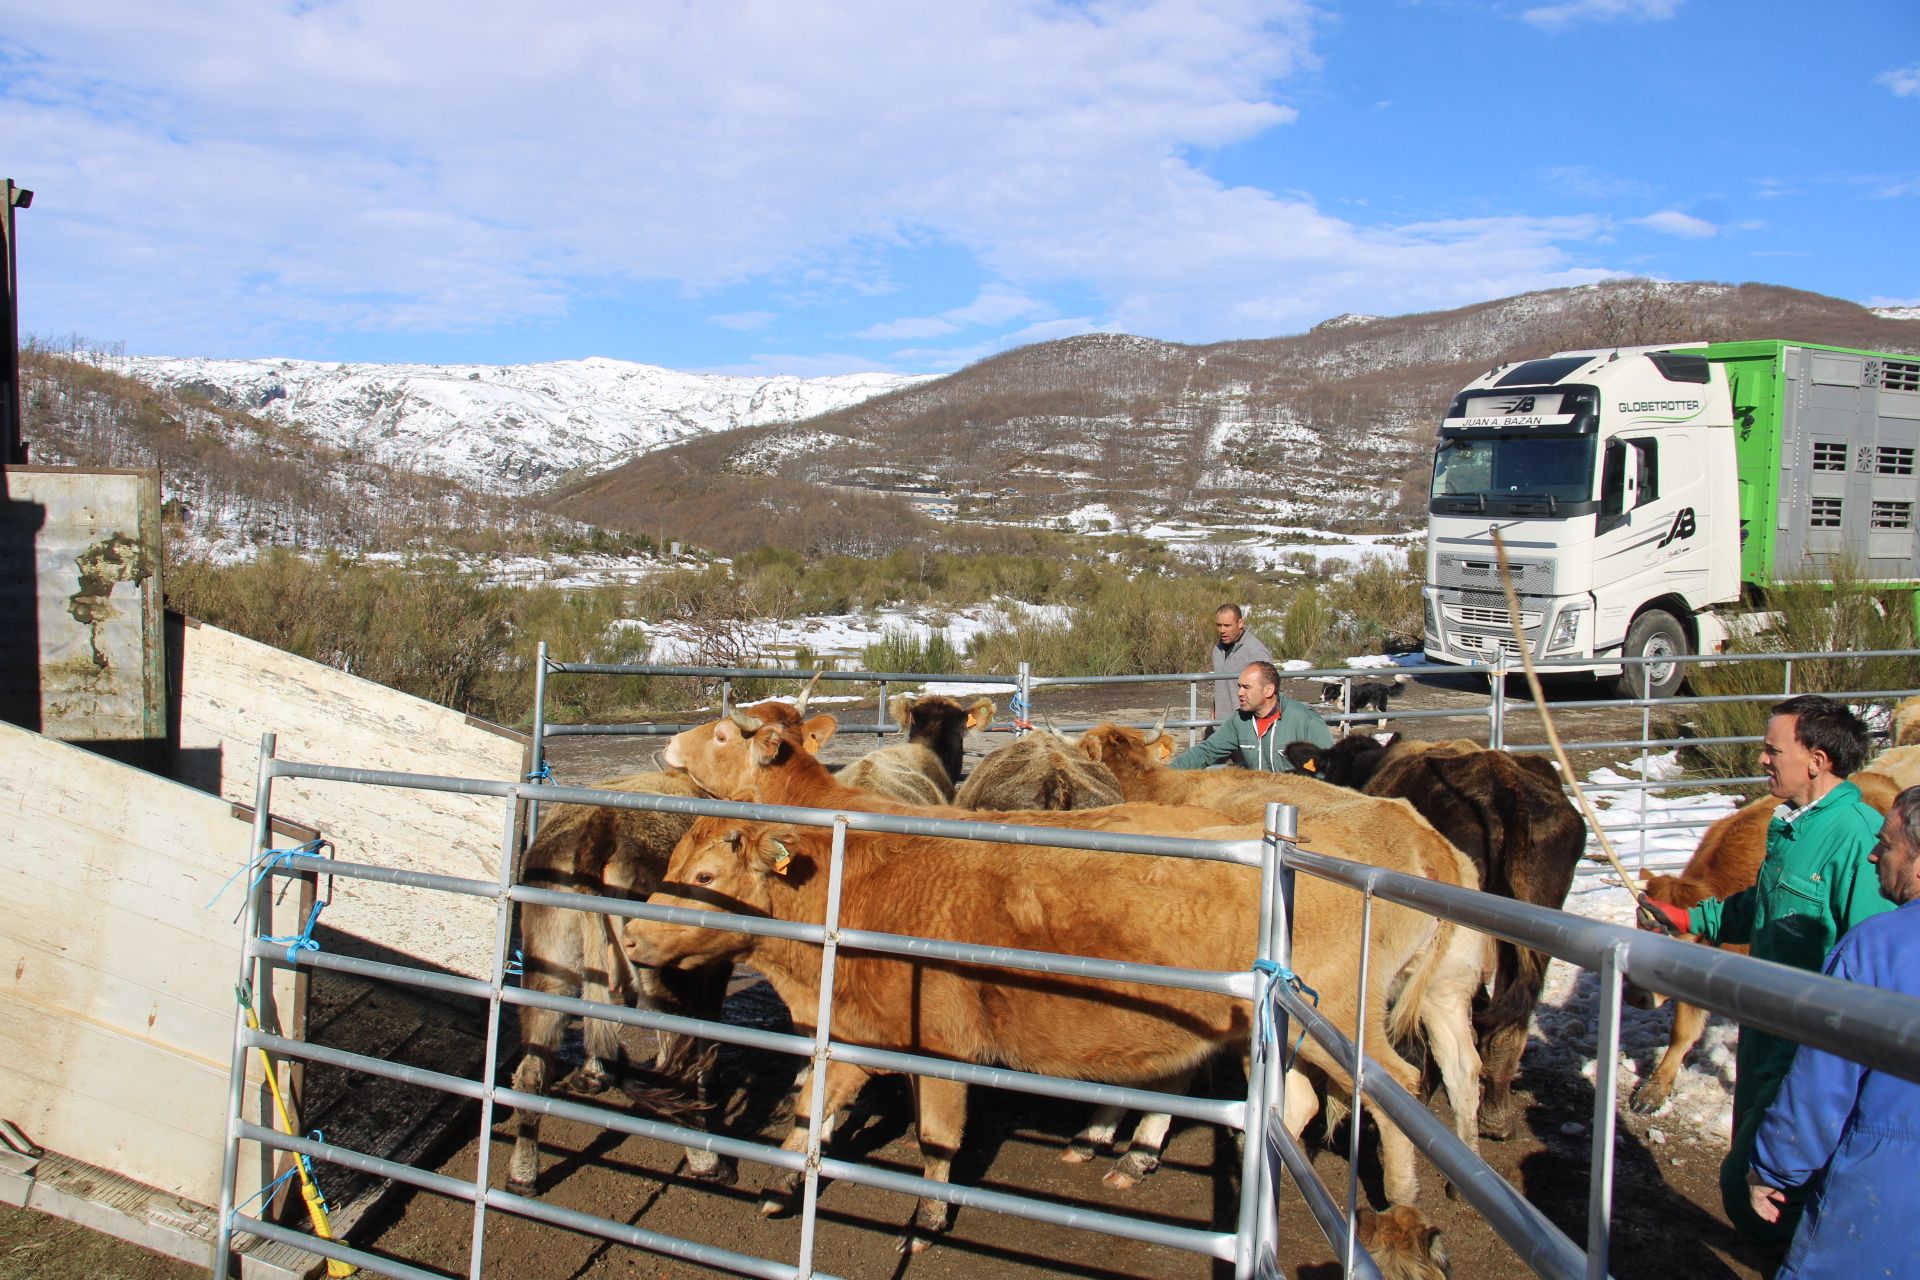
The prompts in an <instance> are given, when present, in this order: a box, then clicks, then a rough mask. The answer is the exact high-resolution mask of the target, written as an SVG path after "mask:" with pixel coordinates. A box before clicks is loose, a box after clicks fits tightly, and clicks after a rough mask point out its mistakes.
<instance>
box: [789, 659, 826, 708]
mask: <svg viewBox="0 0 1920 1280" xmlns="http://www.w3.org/2000/svg"><path fill="white" fill-rule="evenodd" d="M825 674H827V669H826V668H825V667H822V668H820V669H819V670H818V671H816V672H814V673H813V679H811V680H809V681H807V683H806V687H805V688H803V689H801V690H800V696H799V697H798V698H796V699H794V703H793V713H794V714H795V715H797V716H804V715H806V714H807V699H808V698H811V697H812V696H813V687H814V686H815V685H817V684H819V683H820V677H821V676H823V675H825Z"/></svg>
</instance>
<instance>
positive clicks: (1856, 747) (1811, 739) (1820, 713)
mask: <svg viewBox="0 0 1920 1280" xmlns="http://www.w3.org/2000/svg"><path fill="white" fill-rule="evenodd" d="M1866 758H1867V726H1866V725H1865V724H1863V723H1861V720H1860V717H1859V716H1856V715H1854V714H1853V712H1851V711H1849V710H1847V709H1846V708H1845V707H1843V706H1841V705H1840V704H1839V703H1837V702H1835V701H1834V700H1833V699H1832V698H1823V697H1821V696H1820V695H1819V694H1816V693H1803V694H1801V695H1800V696H1799V697H1797V698H1788V699H1787V700H1786V701H1785V702H1782V703H1779V704H1777V705H1776V706H1775V707H1774V708H1773V714H1772V718H1771V719H1769V720H1768V721H1767V736H1766V739H1765V741H1763V742H1762V743H1761V744H1760V771H1761V772H1762V773H1764V774H1766V775H1767V790H1768V791H1770V792H1772V793H1773V794H1774V795H1775V796H1777V797H1779V798H1780V799H1782V800H1788V801H1791V802H1793V803H1794V804H1796V805H1801V804H1810V803H1811V802H1813V801H1815V800H1818V799H1819V798H1820V797H1821V796H1823V795H1825V794H1826V793H1827V792H1829V791H1831V790H1832V789H1833V788H1834V786H1835V785H1837V784H1838V783H1839V781H1840V780H1841V779H1842V778H1845V777H1846V776H1847V775H1848V774H1850V773H1852V772H1853V771H1854V770H1856V769H1858V768H1859V767H1860V765H1861V762H1862V761H1864V760H1865V759H1866Z"/></svg>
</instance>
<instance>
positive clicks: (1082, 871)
mask: <svg viewBox="0 0 1920 1280" xmlns="http://www.w3.org/2000/svg"><path fill="white" fill-rule="evenodd" d="M1109 812H1110V811H1109ZM1051 816H1053V817H1055V818H1063V817H1068V816H1073V815H1064V814H1055V815H1051ZM1188 821H1189V822H1191V820H1188ZM1189 829H1190V830H1191V826H1190V827H1189ZM1211 834H1214V835H1216V836H1221V837H1222V838H1225V837H1226V836H1229V835H1230V836H1233V837H1235V838H1244V837H1245V836H1246V835H1247V834H1248V832H1247V829H1246V828H1233V829H1230V831H1228V832H1225V833H1222V832H1214V833H1211ZM830 844H831V841H830V836H829V834H828V833H826V832H824V831H821V830H819V829H815V828H807V829H801V828H794V827H776V826H769V825H766V824H756V823H748V822H741V821H735V820H720V819H703V820H701V821H700V822H697V823H695V824H694V826H693V828H692V830H691V831H689V832H688V834H687V837H686V838H685V839H684V840H683V841H682V842H681V844H680V846H679V848H678V849H676V850H675V853H674V859H673V863H672V865H671V867H670V868H669V871H668V876H667V883H666V884H665V885H664V886H663V887H662V889H661V890H660V891H659V892H658V893H656V894H655V895H654V897H653V899H652V901H653V902H654V903H656V904H661V905H671V906H680V907H693V908H700V909H704V910H732V911H736V912H742V913H746V914H751V915H758V916H766V917H772V918H775V919H781V920H793V921H802V922H810V923H815V924H818V923H821V922H822V921H823V920H824V919H825V905H826V890H827V876H826V874H825V870H826V864H827V860H828V856H829V850H830ZM1462 867H1463V868H1464V869H1465V872H1466V874H1469V875H1470V874H1471V869H1470V868H1466V865H1465V863H1464V860H1463V861H1462ZM1090 886H1097V892H1090V891H1089V890H1090ZM841 894H842V899H841V914H840V923H841V927H843V928H848V929H873V930H879V931H884V932H888V933H895V934H911V935H916V936H921V937H933V938H947V939H953V940H957V941H966V942H974V943H980V944H985V945H989V946H1003V947H1015V948H1022V949H1028V950H1036V951H1054V952H1063V953H1067V954H1076V955H1086V956H1094V957H1101V958H1106V959H1115V960H1132V961H1139V962H1144V963H1150V964H1161V965H1170V966H1177V967H1181V968H1190V969H1208V970H1225V971H1234V970H1245V969H1249V968H1250V967H1251V965H1252V961H1253V957H1254V950H1253V940H1254V936H1255V931H1256V928H1257V925H1258V919H1259V908H1260V904H1259V901H1258V899H1259V893H1258V873H1257V872H1256V871H1254V870H1253V869H1252V868H1248V867H1243V866H1237V865H1233V864H1228V863H1221V862H1214V861H1207V860H1199V859H1185V858H1157V857H1145V856H1129V855H1115V854H1101V853H1092V852H1085V851H1079V850H1067V849H1052V848H1039V847H1033V846H1027V845H1019V844H989V843H977V842H968V841H956V840H944V839H938V838H934V837H927V836H901V835H881V834H873V833H862V832H852V833H850V834H849V835H848V836H847V853H846V860H845V865H844V872H843V876H842V883H841ZM1296 904H1297V916H1298V923H1297V925H1296V942H1295V951H1294V956H1295V968H1296V970H1297V972H1298V973H1299V974H1300V976H1301V978H1302V980H1303V981H1305V982H1306V983H1307V984H1308V985H1309V986H1312V987H1315V988H1316V989H1317V990H1318V992H1319V998H1320V1008H1321V1011H1322V1012H1323V1013H1324V1014H1325V1015H1326V1016H1327V1017H1329V1018H1331V1019H1332V1020H1333V1021H1334V1023H1335V1025H1345V1026H1352V1025H1354V1016H1355V1012H1356V1002H1355V999H1354V992H1353V988H1352V975H1353V974H1354V973H1356V972H1357V965H1358V959H1359V935H1360V932H1361V931H1360V929H1359V927H1358V925H1359V919H1360V905H1361V904H1360V899H1359V895H1357V894H1355V893H1354V892H1353V891H1351V890H1348V889H1345V888H1342V887H1339V886H1336V885H1333V884H1331V883H1329V882H1326V881H1320V880H1313V879H1311V878H1303V880H1302V882H1301V883H1300V884H1299V886H1298V888H1297V891H1296ZM1436 932H1437V930H1436V926H1435V922H1434V921H1433V920H1432V919H1431V918H1430V917H1427V916H1425V915H1423V914H1422V913H1419V912H1415V911H1411V910H1408V909H1405V908H1401V907H1395V906H1393V905H1391V904H1387V903H1380V904H1378V905H1376V906H1375V908H1374V911H1373V930H1372V945H1373V947H1374V955H1373V962H1372V967H1371V969H1370V970H1369V990H1368V999H1367V1009H1368V1022H1367V1027H1366V1034H1365V1036H1364V1037H1363V1039H1364V1042H1365V1046H1366V1050H1367V1052H1368V1053H1370V1054H1371V1055H1373V1057H1374V1059H1375V1060H1376V1061H1377V1062H1378V1063H1380V1064H1381V1066H1382V1068H1383V1069H1385V1070H1386V1071H1387V1072H1388V1073H1389V1074H1391V1075H1392V1076H1393V1077H1394V1079H1396V1080H1397V1081H1398V1082H1399V1083H1400V1084H1401V1085H1402V1086H1403V1087H1409V1088H1412V1087H1417V1085H1418V1083H1419V1072H1418V1071H1417V1070H1415V1069H1414V1068H1413V1067H1412V1066H1410V1065H1409V1064H1408V1063H1407V1062H1406V1061H1405V1060H1404V1059H1402V1058H1401V1057H1400V1056H1399V1055H1398V1054H1397V1053H1396V1052H1395V1051H1394V1050H1393V1047H1392V1036H1391V1035H1390V1034H1389V1028H1388V1026H1387V1014H1386V1010H1387V1008H1388V995H1389V985H1390V983H1391V982H1392V978H1393V975H1395V974H1397V973H1399V972H1400V971H1401V970H1402V969H1403V968H1406V967H1407V966H1408V964H1409V962H1410V961H1412V960H1414V958H1415V957H1416V955H1418V954H1420V953H1421V952H1422V951H1423V950H1425V951H1426V952H1427V954H1428V956H1429V960H1428V961H1427V962H1426V963H1424V964H1422V965H1419V966H1417V967H1416V968H1415V969H1414V977H1413V978H1412V980H1411V981H1410V983H1409V990H1410V992H1412V993H1413V994H1411V995H1410V996H1409V997H1408V998H1407V999H1406V1000H1404V1001H1403V1002H1402V1004H1401V1008H1402V1009H1403V1010H1409V1011H1410V1010H1412V1009H1414V1008H1417V1007H1419V1006H1420V1004H1421V1003H1422V996H1421V994H1420V993H1422V992H1423V991H1424V989H1425V988H1426V986H1427V985H1428V984H1429V983H1431V982H1434V981H1435V980H1436V978H1437V976H1438V973H1439V970H1440V968H1441V964H1440V962H1441V960H1442V959H1443V958H1444V957H1445V956H1446V954H1447V948H1446V946H1445V943H1444V942H1440V943H1436ZM1439 932H1444V930H1440V931H1439ZM624 939H625V943H626V948H627V954H628V955H629V957H630V958H631V959H632V960H633V961H634V962H635V963H637V964H647V965H660V966H667V967H680V966H688V965H707V964H713V963H718V962H722V961H725V960H746V961H749V962H750V963H751V964H752V965H753V967H754V968H756V969H758V970H759V971H760V972H761V973H763V974H765V975H766V976H767V978H768V979H769V980H770V981H771V982H772V983H773V985H774V988H775V990H776V991H778V992H779V994H780V996H781V998H782V999H783V1000H784V1001H785V1002H786V1004H787V1007H788V1009H789V1010H790V1011H791V1012H792V1014H793V1018H794V1021H795V1024H796V1027H797V1029H798V1030H800V1031H801V1033H802V1034H806V1033H808V1032H810V1031H811V1030H812V1029H813V1028H812V1025H811V1024H812V1019H813V1015H814V1012H815V1010H817V1009H818V1007H819V997H820V991H819V985H820V950H819V948H818V946H816V945H814V944H809V943H799V942H791V941H786V940H783V939H778V938H770V937H755V936H753V935H749V934H741V933H732V932H725V931H720V930H708V929H701V928H698V927H693V926H675V925H665V924H660V923H656V922H653V921H647V920H637V919H636V920H631V921H629V922H628V923H627V926H626V929H625V934H624ZM1461 1004H1462V1018H1461V1030H1462V1035H1461V1037H1460V1040H1461V1044H1460V1046H1459V1047H1461V1048H1463V1049H1464V1050H1465V1051H1466V1052H1467V1053H1469V1054H1470V1053H1471V1051H1472V1046H1471V1036H1470V1033H1468V1032H1467V1031H1466V1027H1465V1017H1464V997H1462V1001H1461ZM1251 1017H1252V1009H1251V1006H1250V1005H1249V1004H1248V1003H1247V1002H1245V1001H1243V1000H1237V999H1233V998H1230V997H1225V996H1217V995H1209V994H1204V993H1200V992H1194V991H1188V990H1184V989H1177V988H1162V987H1145V986H1141V985H1138V984H1130V983H1117V982H1110V981H1105V980H1098V979H1089V978H1080V977H1074V976H1052V977H1048V978H1044V979H1039V978H1034V977H1030V976H1026V975H1022V974H1017V973H1010V972H1008V971H1006V970H1002V969H995V968H992V967H989V966H981V965H974V964H958V963H953V962H949V961H944V960H942V961H928V960H924V959H922V958H920V957H915V956H890V955H879V954H868V953H861V952H858V951H848V952H842V954H841V956H840V958H839V962H838V968H837V971H836V978H835V1002H834V1006H833V1029H834V1034H835V1036H836V1038H839V1039H844V1040H848V1041H851V1042H854V1043H858V1044H866V1045H873V1046H878V1047H883V1048H889V1049H895V1050H902V1051H908V1052H915V1053H923V1054H930V1055H933V1056H936V1057H947V1058H955V1059H960V1060H963V1061H970V1062H981V1063H998V1064H1002V1065H1005V1066H1008V1067H1011V1068H1014V1069H1016V1070H1021V1071H1032V1072H1040V1073H1044V1074H1049V1075H1060V1076H1068V1077H1072V1078H1079V1079H1092V1080H1102V1081H1108V1082H1113V1083H1125V1084H1144V1085H1159V1084H1162V1083H1163V1082H1165V1081H1168V1080H1170V1079H1174V1078H1177V1077H1179V1076H1181V1075H1182V1074H1184V1073H1186V1072H1188V1071H1191V1070H1192V1069H1193V1068H1194V1067H1195V1066H1196V1065H1198V1064H1199V1063H1200V1062H1201V1061H1203V1060H1204V1059H1205V1058H1207V1057H1209V1056H1211V1055H1212V1054H1213V1053H1214V1052H1216V1051H1218V1050H1219V1049H1221V1048H1223V1047H1226V1046H1229V1045H1232V1046H1238V1045H1241V1044H1244V1043H1245V1042H1246V1039H1247V1036H1248V1034H1249V1032H1250V1030H1251V1027H1250V1021H1251ZM1402 1029H1403V1028H1395V1030H1402ZM1301 1056H1302V1058H1303V1059H1304V1060H1306V1061H1307V1062H1309V1063H1311V1064H1312V1065H1313V1066H1314V1067H1316V1068H1317V1069H1318V1070H1320V1071H1322V1072H1324V1073H1325V1074H1326V1075H1327V1076H1328V1078H1329V1079H1331V1080H1333V1081H1334V1082H1335V1083H1336V1084H1340V1085H1347V1084H1348V1083H1349V1082H1348V1081H1347V1080H1346V1077H1345V1075H1344V1073H1342V1072H1341V1071H1340V1069H1339V1067H1338V1065H1337V1064H1336V1063H1335V1062H1334V1061H1333V1059H1332V1058H1331V1057H1330V1056H1328V1055H1327V1054H1326V1053H1325V1051H1324V1050H1322V1049H1321V1048H1320V1046H1319V1045H1318V1044H1317V1043H1316V1042H1315V1041H1314V1040H1313V1039H1312V1038H1311V1037H1309V1038H1307V1040H1306V1041H1305V1042H1304V1044H1303V1047H1302V1049H1301ZM827 1071H828V1076H827V1085H826V1109H827V1112H828V1113H829V1114H832V1113H834V1112H836V1111H838V1110H839V1109H840V1108H841V1107H842V1106H844V1105H846V1103H847V1102H848V1101H849V1100H850V1099H851V1097H852V1095H853V1093H854V1092H856V1091H857V1090H858V1088H859V1086H860V1084H861V1083H862V1082H863V1081H864V1079H865V1076H866V1073H865V1072H864V1071H862V1070H861V1069H859V1068H857V1067H854V1066H851V1065H849V1064H846V1063H843V1062H834V1063H830V1064H829V1065H828V1068H827ZM1468 1074H1469V1075H1471V1074H1473V1073H1472V1072H1471V1071H1469V1072H1468ZM1290 1096H1291V1094H1290ZM915 1101H916V1106H917V1110H918V1116H919V1142H920V1149H921V1155H922V1160H923V1162H924V1166H925V1173H926V1176H927V1177H928V1178H929V1179H932V1180H934V1181H945V1180H946V1178H947V1176H948V1171H949V1168H950V1165H951V1162H952V1159H953V1156H954V1153H955V1151H956V1149H957V1148H958V1146H959V1142H960V1137H961V1130H962V1128H963V1125H964V1123H965V1118H966V1086H965V1085H963V1084H959V1083H955V1082H952V1081H943V1080H937V1079H932V1078H926V1077H922V1078H918V1079H917V1080H916V1097H915ZM809 1107H810V1099H806V1098H803V1099H802V1101H801V1105H800V1106H799V1107H798V1108H797V1112H798V1114H797V1115H796V1123H795V1128H794V1131H793V1132H792V1133H790V1134H789V1135H788V1137H787V1139H786V1142H785V1144H784V1145H785V1147H786V1149H788V1150H799V1149H801V1148H802V1147H803V1146H804V1143H805V1137H806V1135H805V1132H804V1122H805V1118H806V1115H807V1113H808V1111H809ZM1293 1121H1294V1117H1293V1116H1292V1115H1289V1123H1290V1124H1291V1123H1293ZM1298 1122H1299V1123H1300V1124H1304V1123H1305V1118H1304V1117H1300V1118H1299V1121H1298ZM1382 1163H1383V1165H1384V1167H1385V1170H1386V1185H1387V1193H1388V1196H1389V1198H1390V1199H1392V1200H1394V1201H1396V1202H1408V1201H1411V1200H1412V1199H1413V1198H1414V1195H1415V1193H1416V1191H1417V1185H1416V1178H1415V1173H1414V1168H1413V1162H1412V1146H1411V1143H1409V1142H1408V1140H1407V1139H1406V1138H1405V1136H1404V1135H1402V1134H1400V1133H1399V1132H1398V1131H1397V1130H1394V1129H1393V1128H1392V1126H1390V1125H1383V1126H1382ZM793 1181H794V1179H793V1178H792V1176H791V1175H789V1176H788V1177H787V1178H786V1179H785V1182H786V1183H787V1184H788V1186H790V1185H791V1183H792V1182H793ZM780 1204H781V1201H780V1200H779V1199H776V1198H772V1197H770V1198H769V1201H766V1202H763V1206H762V1207H763V1211H777V1209H778V1208H779V1207H780ZM947 1218H948V1206H947V1205H946V1203H945V1202H944V1201H940V1200H934V1199H923V1200H922V1201H921V1202H920V1203H919V1205H918V1206H917V1208H916V1211H915V1214H914V1218H913V1221H912V1223H911V1224H910V1226H909V1228H908V1232H907V1238H906V1240H905V1241H903V1248H909V1249H913V1250H916V1251H917V1250H918V1249H921V1248H924V1247H925V1245H926V1243H927V1236H928V1235H930V1234H931V1233H935V1232H939V1231H941V1230H944V1229H945V1227H946V1224H947Z"/></svg>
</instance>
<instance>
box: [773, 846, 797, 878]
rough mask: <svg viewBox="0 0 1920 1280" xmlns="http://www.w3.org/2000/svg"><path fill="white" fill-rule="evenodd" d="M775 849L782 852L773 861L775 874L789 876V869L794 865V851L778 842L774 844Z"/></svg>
mask: <svg viewBox="0 0 1920 1280" xmlns="http://www.w3.org/2000/svg"><path fill="white" fill-rule="evenodd" d="M773 847H774V848H776V849H778V850H779V851H780V852H779V854H778V855H777V856H775V858H774V860H773V874H775V875H777V876H784V875H785V874H787V868H788V867H790V866H792V865H793V850H791V849H789V848H787V846H786V845H784V844H782V843H780V842H779V841H778V840H775V841H774V842H773Z"/></svg>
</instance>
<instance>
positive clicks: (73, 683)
mask: <svg viewBox="0 0 1920 1280" xmlns="http://www.w3.org/2000/svg"><path fill="white" fill-rule="evenodd" d="M0 524H3V526H4V527H3V528H0V617H4V618H6V619H7V621H6V623H5V624H4V625H5V627H6V629H7V639H6V648H7V653H6V656H7V659H8V660H7V662H6V663H4V664H0V718H5V719H7V720H10V721H12V722H13V723H16V724H20V725H24V726H26V727H27V728H30V729H36V730H39V731H40V732H42V733H45V734H48V735H49V736H52V737H56V738H61V739H64V740H66V741H69V742H95V743H120V744H141V745H144V744H147V743H158V742H159V741H160V740H161V739H162V738H163V737H164V736H165V733H166V686H165V674H166V667H165V662H164V660H163V649H162V637H161V620H160V473H159V472H158V471H125V470H118V471H96V470H81V469H79V468H74V467H9V468H7V471H6V502H5V504H4V508H0Z"/></svg>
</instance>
